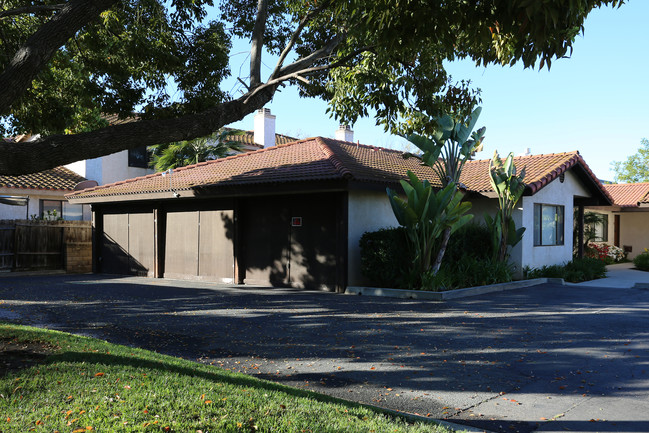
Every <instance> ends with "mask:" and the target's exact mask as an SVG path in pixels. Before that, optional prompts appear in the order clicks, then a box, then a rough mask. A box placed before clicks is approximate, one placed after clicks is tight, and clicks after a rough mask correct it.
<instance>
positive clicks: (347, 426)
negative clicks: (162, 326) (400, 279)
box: [0, 323, 449, 433]
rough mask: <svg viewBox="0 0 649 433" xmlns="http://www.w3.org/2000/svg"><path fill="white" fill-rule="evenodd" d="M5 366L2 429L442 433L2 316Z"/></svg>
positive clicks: (0, 373)
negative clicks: (15, 322)
mask: <svg viewBox="0 0 649 433" xmlns="http://www.w3.org/2000/svg"><path fill="white" fill-rule="evenodd" d="M3 363H4V364H5V365H4V366H3V369H2V370H0V433H9V432H25V431H35V432H61V433H63V432H66V433H72V432H75V433H82V432H115V431H119V432H190V433H199V432H201V433H208V432H256V431H259V432H271V431H272V432H376V433H378V432H449V430H447V429H444V428H443V427H440V426H438V425H436V424H434V423H427V422H416V423H412V422H408V421H407V420H405V419H403V418H400V417H394V416H390V415H388V414H385V413H381V412H379V411H377V410H374V409H371V408H368V407H364V406H362V405H360V404H355V403H350V402H347V401H344V400H338V399H335V398H332V397H328V396H324V395H321V394H317V393H314V392H311V391H303V390H298V389H294V388H290V387H287V386H283V385H278V384H275V383H272V382H267V381H263V380H258V379H255V378H252V377H249V376H245V375H243V374H238V373H232V372H227V371H224V370H222V369H219V368H217V367H213V366H209V365H203V364H197V363H194V362H190V361H186V360H182V359H177V358H173V357H170V356H165V355H160V354H157V353H153V352H148V351H144V350H140V349H134V348H129V347H125V346H118V345H113V344H109V343H107V342H104V341H101V340H96V339H91V338H85V337H78V336H73V335H70V334H65V333H61V332H56V331H49V330H43V329H37V328H29V327H23V326H17V325H11V324H4V323H0V364H3ZM7 363H8V364H13V365H9V366H8V367H7ZM18 365H20V368H16V367H17V366H18Z"/></svg>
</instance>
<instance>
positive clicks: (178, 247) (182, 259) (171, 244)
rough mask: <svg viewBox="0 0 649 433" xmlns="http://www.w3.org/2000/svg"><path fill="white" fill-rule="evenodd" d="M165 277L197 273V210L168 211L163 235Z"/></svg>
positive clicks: (181, 276)
mask: <svg viewBox="0 0 649 433" xmlns="http://www.w3.org/2000/svg"><path fill="white" fill-rule="evenodd" d="M165 238H166V239H165V274H164V276H165V277H170V278H187V277H190V278H191V277H194V278H196V276H197V275H198V211H191V212H169V213H168V214H167V233H166V236H165Z"/></svg>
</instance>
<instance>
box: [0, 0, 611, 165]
mask: <svg viewBox="0 0 649 433" xmlns="http://www.w3.org/2000/svg"><path fill="white" fill-rule="evenodd" d="M621 3H622V0H575V1H570V2H566V1H565V0H549V1H544V2H532V1H522V0H494V1H489V2H467V1H464V0H453V1H444V2H442V1H428V2H423V1H421V2H416V1H407V2H403V1H401V2H397V1H391V0H384V1H374V0H372V1H369V0H348V1H337V0H319V1H302V0H257V1H252V0H229V1H228V0H223V1H222V2H219V3H218V5H217V6H216V7H213V6H212V4H213V0H174V1H172V2H165V1H162V0H56V1H54V0H39V1H36V0H5V1H3V2H1V3H0V41H1V42H0V128H2V131H0V133H2V134H3V135H11V134H17V133H22V132H32V133H38V134H40V137H39V138H38V139H36V140H34V141H32V142H30V143H29V144H24V143H12V142H5V141H4V140H3V141H0V155H2V157H1V158H0V174H21V173H28V172H34V171H39V170H43V169H46V168H50V167H53V166H56V165H60V164H64V163H69V162H72V161H75V160H78V159H84V158H93V157H98V156H102V155H105V154H109V153H113V152H117V151H120V150H124V149H128V148H134V147H137V146H141V145H154V144H160V143H167V142H174V141H183V140H191V139H194V138H197V137H203V136H207V135H210V134H212V133H213V132H215V131H217V130H218V129H219V128H221V127H223V126H224V125H227V124H229V123H231V122H234V121H236V120H239V119H241V118H243V117H244V116H245V115H247V114H249V113H251V112H253V111H255V110H256V109H258V108H261V107H263V106H264V105H265V104H266V103H267V102H269V101H270V100H271V99H272V97H273V95H274V94H275V92H276V91H278V89H280V88H281V87H282V86H284V85H298V86H299V88H300V91H301V94H302V95H304V96H312V97H320V98H322V99H324V100H326V101H328V102H329V103H330V109H331V112H332V114H334V115H335V116H336V117H337V118H338V119H339V120H340V121H341V122H344V123H353V122H354V120H356V119H357V118H358V117H359V116H366V115H368V110H369V109H373V110H375V112H376V120H377V122H378V123H380V124H383V125H384V126H385V128H386V129H387V130H390V131H393V132H401V133H408V132H410V131H414V130H422V128H424V127H425V125H426V124H428V121H427V119H426V118H425V116H424V117H423V118H422V117H421V116H416V115H413V113H416V112H423V113H426V114H427V115H429V116H436V115H439V114H440V113H442V112H448V111H456V112H459V110H460V109H461V108H462V107H465V108H466V107H470V106H472V105H473V103H474V102H476V98H477V94H476V92H475V91H472V90H471V89H470V86H469V85H468V84H467V83H463V82H461V81H460V82H455V81H453V80H451V78H450V77H449V76H448V75H447V74H446V71H445V69H444V65H443V64H444V62H445V61H452V60H454V59H458V58H467V57H468V58H471V59H473V60H475V61H476V63H477V64H482V65H487V64H496V63H499V64H510V65H511V64H514V63H516V62H522V63H523V64H524V65H525V66H526V67H535V66H539V67H541V68H543V67H544V66H547V67H548V68H549V67H550V64H551V62H552V61H553V60H554V59H556V58H560V57H563V56H565V55H567V54H569V53H570V51H571V50H572V43H573V41H574V38H575V37H576V35H577V34H578V33H579V32H580V31H582V30H583V22H584V19H585V18H586V16H587V15H588V14H589V13H590V12H591V10H592V9H593V8H595V7H600V6H603V5H612V6H618V5H620V4H621ZM208 12H209V13H210V15H209V18H210V19H211V20H210V21H208V20H207V18H208ZM235 37H236V38H243V39H247V40H250V46H251V49H250V70H249V74H248V76H247V77H238V78H239V79H240V80H241V82H242V83H244V84H245V86H246V89H245V91H244V92H243V94H241V95H230V94H228V93H227V92H224V91H222V90H221V88H220V85H221V83H222V82H223V79H224V78H226V77H227V76H229V75H230V71H229V69H228V62H227V60H228V57H229V55H230V49H231V46H232V45H231V41H232V39H233V38H235ZM262 54H264V55H267V54H272V55H275V56H276V59H277V61H276V62H275V65H274V67H273V70H272V72H271V73H270V74H268V75H267V76H262V72H261V64H262V63H261V62H262ZM175 95H178V96H177V97H175ZM136 111H137V112H139V113H140V116H138V118H139V120H138V121H136V122H128V123H123V124H119V125H113V126H108V125H107V124H106V123H105V121H103V120H102V117H101V113H102V112H103V113H117V114H119V115H120V116H121V117H127V116H130V115H131V114H132V113H133V112H136ZM403 119H406V120H409V121H410V122H409V123H408V122H406V123H405V124H406V125H408V126H407V127H406V130H403V129H400V128H399V125H400V124H402V123H401V121H402V120H403Z"/></svg>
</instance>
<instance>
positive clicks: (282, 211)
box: [242, 194, 338, 290]
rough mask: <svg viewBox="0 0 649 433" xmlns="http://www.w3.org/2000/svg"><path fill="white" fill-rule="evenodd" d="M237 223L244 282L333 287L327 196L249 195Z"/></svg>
mask: <svg viewBox="0 0 649 433" xmlns="http://www.w3.org/2000/svg"><path fill="white" fill-rule="evenodd" d="M242 224H243V228H242V234H243V237H244V242H243V246H244V248H243V256H244V263H245V270H246V276H245V280H244V282H245V283H246V284H251V285H272V286H290V287H296V288H307V289H329V290H333V289H334V288H335V284H336V266H337V263H336V247H337V242H338V239H337V231H336V226H337V225H336V206H335V196H334V195H333V194H319V195H313V196H291V197H285V198H259V199H255V200H254V201H251V202H249V203H247V204H246V206H245V215H244V216H243V223H242Z"/></svg>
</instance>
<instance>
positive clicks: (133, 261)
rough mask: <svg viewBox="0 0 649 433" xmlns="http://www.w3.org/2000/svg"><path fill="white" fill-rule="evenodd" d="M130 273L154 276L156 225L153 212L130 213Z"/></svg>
mask: <svg viewBox="0 0 649 433" xmlns="http://www.w3.org/2000/svg"><path fill="white" fill-rule="evenodd" d="M128 218H129V230H128V245H129V250H128V254H129V273H130V274H133V275H140V276H148V277H152V276H153V263H154V227H153V213H131V214H129V217H128Z"/></svg>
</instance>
